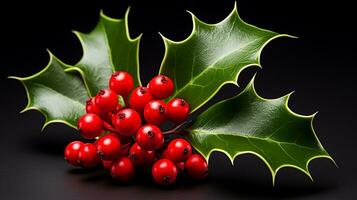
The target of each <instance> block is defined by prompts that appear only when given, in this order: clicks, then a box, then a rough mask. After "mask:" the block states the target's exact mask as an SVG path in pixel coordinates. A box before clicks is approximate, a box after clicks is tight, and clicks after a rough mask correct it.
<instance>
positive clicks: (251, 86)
mask: <svg viewBox="0 0 357 200" xmlns="http://www.w3.org/2000/svg"><path fill="white" fill-rule="evenodd" d="M255 77H256V75H254V76H253V78H252V80H251V81H250V82H249V83H248V85H247V86H246V88H245V89H244V90H243V91H242V92H240V93H239V94H238V95H236V96H234V97H231V98H228V99H225V100H222V101H220V102H218V103H216V104H221V103H224V102H226V101H229V100H231V99H233V98H236V97H238V96H240V95H242V94H243V93H244V92H245V91H246V90H248V89H250V88H251V89H252V91H253V92H254V94H255V95H256V96H257V98H259V99H261V100H263V101H270V100H275V99H278V98H275V99H267V98H264V97H262V96H260V95H259V94H258V93H257V91H256V89H255V85H254V81H255ZM294 92H295V91H292V92H290V93H288V94H286V95H283V96H281V97H280V98H285V99H286V100H285V107H284V108H285V109H286V110H287V111H288V112H289V113H290V114H292V115H293V116H295V117H298V118H307V119H311V121H310V126H311V130H312V132H313V134H314V136H315V138H316V140H317V141H318V143H319V144H320V145H321V147H322V144H321V142H320V140H319V138H318V137H317V135H316V132H315V129H314V126H313V121H314V118H315V116H316V115H317V113H318V112H315V113H314V114H312V115H301V114H298V113H296V112H294V111H293V110H292V109H291V108H290V107H289V99H290V97H291V95H292V94H293V93H294ZM189 129H190V128H188V130H189ZM192 146H193V147H194V149H195V150H196V151H197V152H199V153H200V154H201V155H202V156H203V157H204V158H205V159H206V161H207V163H208V162H209V158H210V156H211V154H212V153H213V152H221V153H223V154H224V155H226V156H227V157H228V158H229V160H230V161H231V164H232V166H234V160H235V159H236V158H237V157H239V156H240V155H244V154H251V155H255V156H257V157H258V158H260V159H261V160H262V161H263V162H264V164H265V165H266V166H267V167H268V169H269V172H270V173H271V176H272V183H273V186H275V179H276V175H277V174H278V172H279V171H280V170H281V169H283V168H289V167H290V168H294V169H297V170H299V171H301V172H303V173H304V174H306V175H307V176H308V177H309V178H310V180H311V181H314V179H313V177H312V176H311V173H310V171H309V164H310V162H311V161H312V160H315V159H317V158H326V159H328V160H331V161H332V162H333V164H334V165H335V166H336V167H338V165H337V163H336V162H335V160H334V159H333V158H332V157H331V156H330V155H329V154H328V152H327V151H326V154H327V155H318V156H313V157H311V158H310V159H309V160H308V161H307V162H306V169H307V170H304V169H302V168H300V167H298V166H294V165H290V164H284V165H281V166H280V167H278V168H277V169H276V170H275V171H274V170H273V169H272V167H271V166H270V164H269V163H268V161H267V160H266V159H265V158H264V157H262V156H261V155H259V154H258V153H256V152H254V151H243V152H239V153H236V154H235V155H233V156H231V155H230V154H229V153H228V152H226V151H225V150H223V149H217V148H213V149H211V150H210V151H209V152H208V154H207V155H205V154H204V153H202V152H201V151H200V150H199V148H197V147H196V146H195V145H193V144H192Z"/></svg>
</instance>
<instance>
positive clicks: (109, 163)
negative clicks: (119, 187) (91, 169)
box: [102, 160, 113, 169]
mask: <svg viewBox="0 0 357 200" xmlns="http://www.w3.org/2000/svg"><path fill="white" fill-rule="evenodd" d="M112 163H113V161H112V160H103V161H102V164H103V168H104V169H110V167H111V166H112Z"/></svg>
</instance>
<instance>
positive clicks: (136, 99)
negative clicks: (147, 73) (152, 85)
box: [129, 87, 153, 113]
mask: <svg viewBox="0 0 357 200" xmlns="http://www.w3.org/2000/svg"><path fill="white" fill-rule="evenodd" d="M151 100H153V97H152V96H151V94H150V93H149V91H148V89H147V88H146V87H137V88H135V89H134V91H133V92H132V93H131V96H130V99H129V104H130V107H131V108H133V109H134V110H136V111H137V112H139V113H141V112H142V111H143V110H144V107H145V106H146V104H147V103H149V102H150V101H151Z"/></svg>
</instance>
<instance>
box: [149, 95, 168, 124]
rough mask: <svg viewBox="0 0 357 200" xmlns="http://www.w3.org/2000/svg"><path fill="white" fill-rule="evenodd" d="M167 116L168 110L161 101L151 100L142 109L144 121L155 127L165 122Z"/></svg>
mask: <svg viewBox="0 0 357 200" xmlns="http://www.w3.org/2000/svg"><path fill="white" fill-rule="evenodd" d="M168 114H169V109H168V107H167V105H166V103H165V102H163V101H161V100H152V101H150V102H149V103H148V104H146V106H145V108H144V118H145V120H146V121H147V122H148V123H150V124H154V125H156V126H160V125H161V124H162V123H164V122H165V120H166V119H167V117H168Z"/></svg>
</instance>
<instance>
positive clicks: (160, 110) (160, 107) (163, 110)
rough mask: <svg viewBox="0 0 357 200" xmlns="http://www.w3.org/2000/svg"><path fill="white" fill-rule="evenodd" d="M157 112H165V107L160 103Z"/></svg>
mask: <svg viewBox="0 0 357 200" xmlns="http://www.w3.org/2000/svg"><path fill="white" fill-rule="evenodd" d="M159 112H160V114H163V113H165V107H164V106H161V105H160V106H159Z"/></svg>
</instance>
